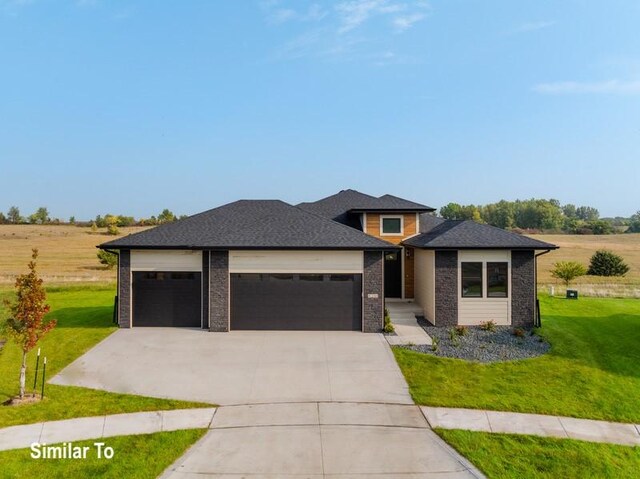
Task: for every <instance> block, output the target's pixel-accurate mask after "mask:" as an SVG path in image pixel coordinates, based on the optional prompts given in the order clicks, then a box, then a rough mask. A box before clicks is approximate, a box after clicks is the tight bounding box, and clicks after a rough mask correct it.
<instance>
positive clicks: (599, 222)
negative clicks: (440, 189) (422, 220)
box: [440, 198, 640, 234]
mask: <svg viewBox="0 0 640 479" xmlns="http://www.w3.org/2000/svg"><path fill="white" fill-rule="evenodd" d="M440 216H442V217H443V218H446V219H451V220H473V221H477V222H478V223H486V224H489V225H492V226H497V227H499V228H506V229H514V230H525V231H530V232H536V231H546V232H563V233H571V234H612V233H621V232H629V233H638V232H640V211H638V212H636V213H635V214H634V215H632V216H631V217H630V218H622V217H616V218H600V212H599V211H598V209H597V208H594V207H592V206H576V205H573V204H566V205H562V204H560V202H559V201H558V200H555V199H549V200H547V199H535V198H533V199H530V200H515V201H506V200H502V201H499V202H497V203H490V204H486V205H473V204H470V205H461V204H458V203H449V204H447V205H446V206H443V207H442V208H440Z"/></svg>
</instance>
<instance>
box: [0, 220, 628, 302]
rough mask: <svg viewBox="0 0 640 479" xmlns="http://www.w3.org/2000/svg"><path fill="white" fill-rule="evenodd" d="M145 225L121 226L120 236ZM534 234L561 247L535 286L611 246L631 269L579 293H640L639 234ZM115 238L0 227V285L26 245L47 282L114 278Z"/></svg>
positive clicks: (542, 261) (73, 230)
mask: <svg viewBox="0 0 640 479" xmlns="http://www.w3.org/2000/svg"><path fill="white" fill-rule="evenodd" d="M146 228H148V227H130V228H121V229H120V232H121V235H120V236H119V237H121V236H123V235H126V234H130V233H135V232H138V231H142V230H144V229H146ZM532 237H533V238H536V239H540V240H543V241H548V242H550V243H554V244H557V245H558V246H560V249H559V250H556V251H552V252H551V253H548V254H546V255H543V256H540V258H539V259H538V278H539V284H540V287H541V288H543V289H545V290H547V289H548V285H554V286H556V291H557V292H558V293H562V291H563V287H562V285H561V283H560V282H558V281H557V280H555V279H553V278H552V277H551V274H550V272H549V271H550V270H551V268H552V267H553V263H555V262H556V261H562V260H574V261H580V262H582V263H584V264H585V265H586V264H588V263H589V258H590V257H591V255H592V254H593V253H594V252H595V251H596V250H597V249H600V248H606V249H610V250H612V251H614V252H616V253H618V254H620V255H622V256H623V257H624V259H625V260H626V261H627V263H628V264H629V266H630V267H631V271H629V273H628V274H627V275H626V276H625V277H623V278H598V277H593V276H585V277H583V278H580V279H579V280H578V281H577V282H576V285H577V286H578V289H579V290H580V292H581V294H583V295H594V296H627V297H640V233H637V234H619V235H606V236H594V235H533V236H532ZM114 238H116V237H115V236H109V235H107V234H106V233H105V231H104V229H102V230H99V231H98V232H95V233H94V232H92V231H91V229H90V228H88V227H80V226H69V225H45V226H38V225H0V284H2V283H5V284H7V285H8V284H9V283H12V282H13V280H14V279H15V276H16V275H17V274H19V273H21V272H24V271H25V270H26V264H27V262H28V261H29V258H30V255H31V248H38V249H39V250H40V260H39V263H40V273H41V275H42V277H43V279H44V280H45V281H46V282H47V283H48V284H50V285H51V284H66V283H96V282H115V271H114V270H108V269H105V268H104V267H103V266H101V265H100V264H99V263H98V260H97V258H96V252H97V250H96V245H98V244H100V243H104V242H106V241H109V240H111V239H114Z"/></svg>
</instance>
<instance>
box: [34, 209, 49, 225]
mask: <svg viewBox="0 0 640 479" xmlns="http://www.w3.org/2000/svg"><path fill="white" fill-rule="evenodd" d="M50 222H51V218H50V217H49V210H47V208H45V207H44V206H41V207H40V208H38V209H37V210H36V212H35V213H33V214H32V215H30V216H29V223H32V224H37V225H45V224H47V223H50Z"/></svg>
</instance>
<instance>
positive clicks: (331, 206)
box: [298, 190, 435, 228]
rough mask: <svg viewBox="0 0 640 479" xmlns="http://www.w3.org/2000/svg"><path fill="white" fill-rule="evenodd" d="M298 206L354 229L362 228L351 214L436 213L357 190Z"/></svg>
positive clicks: (427, 208)
mask: <svg viewBox="0 0 640 479" xmlns="http://www.w3.org/2000/svg"><path fill="white" fill-rule="evenodd" d="M298 206H299V207H300V208H303V209H304V210H307V211H311V212H312V213H316V214H319V215H322V216H324V217H326V218H330V219H332V220H334V221H338V222H340V223H343V224H346V225H348V226H351V227H353V228H361V226H360V223H359V219H358V217H357V216H354V215H350V214H349V213H350V212H362V211H398V212H400V211H416V212H424V211H435V210H434V208H431V207H430V206H426V205H422V204H420V203H415V202H413V201H409V200H405V199H402V198H398V197H397V196H393V195H383V196H381V197H379V198H376V197H375V196H371V195H367V194H364V193H360V192H359V191H356V190H342V191H340V192H339V193H336V194H335V195H331V196H327V197H326V198H323V199H321V200H318V201H314V202H312V203H300V204H299V205H298Z"/></svg>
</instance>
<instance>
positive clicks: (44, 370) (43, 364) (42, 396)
mask: <svg viewBox="0 0 640 479" xmlns="http://www.w3.org/2000/svg"><path fill="white" fill-rule="evenodd" d="M46 374H47V357H46V356H45V357H44V362H43V363H42V392H41V393H40V399H41V400H42V399H44V380H45V376H46Z"/></svg>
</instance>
